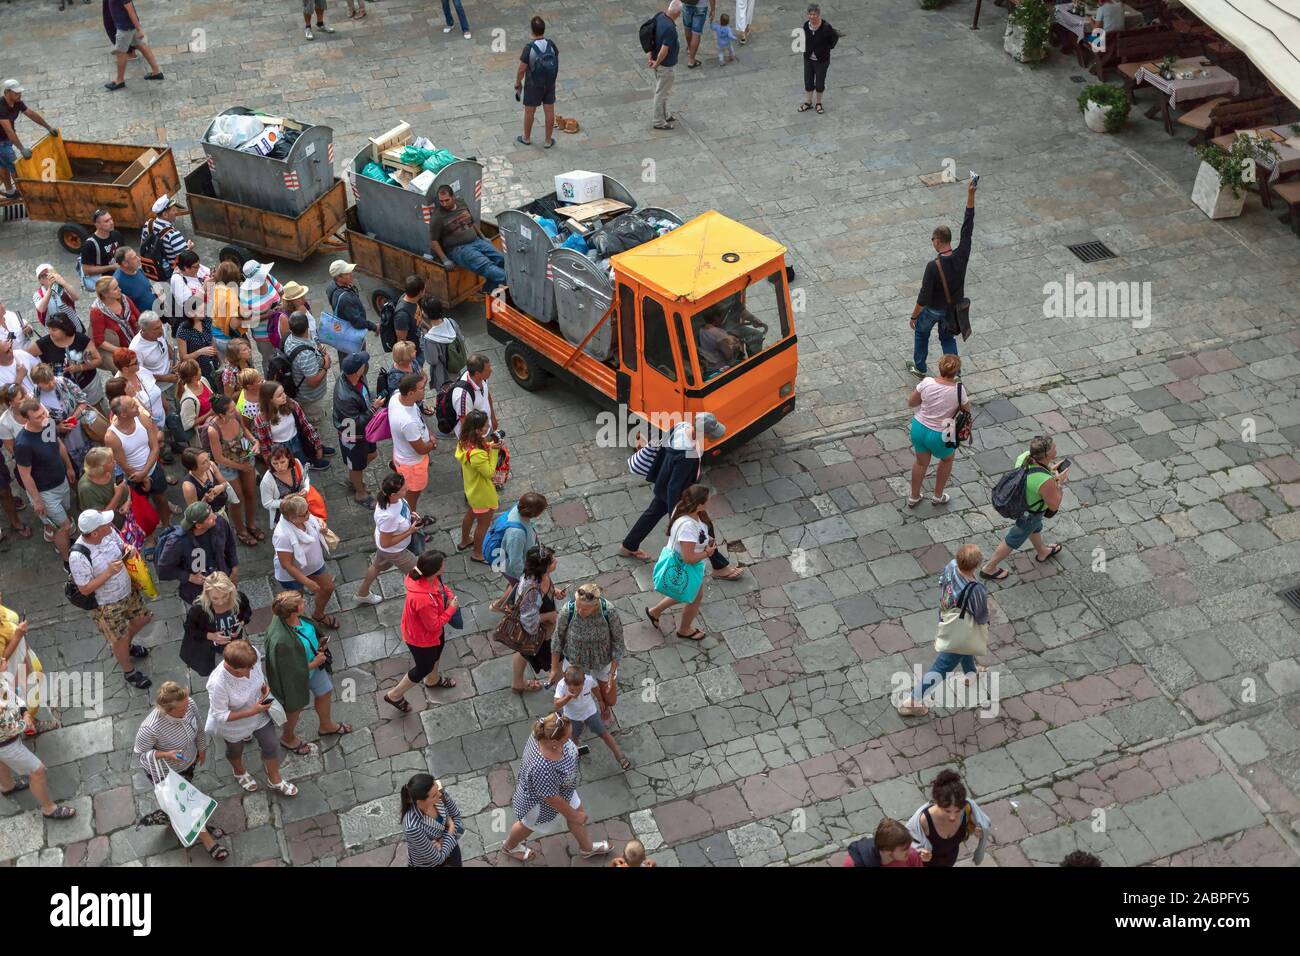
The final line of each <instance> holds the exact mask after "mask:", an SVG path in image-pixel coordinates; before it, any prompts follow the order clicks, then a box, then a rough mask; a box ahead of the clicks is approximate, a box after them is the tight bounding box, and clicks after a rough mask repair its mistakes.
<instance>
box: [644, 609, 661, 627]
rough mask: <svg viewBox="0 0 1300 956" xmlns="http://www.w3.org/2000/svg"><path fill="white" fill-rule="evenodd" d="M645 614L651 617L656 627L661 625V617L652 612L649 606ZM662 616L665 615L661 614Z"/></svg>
mask: <svg viewBox="0 0 1300 956" xmlns="http://www.w3.org/2000/svg"><path fill="white" fill-rule="evenodd" d="M645 616H646V617H648V618H650V623H651V624H653V625H654V626H655V627H656V628H657V627H659V626H660V625H659V618H658V617H655V616H654V615H653V614H651V613H650V609H649V608H646V609H645ZM662 616H663V615H660V617H662Z"/></svg>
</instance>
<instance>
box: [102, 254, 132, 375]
mask: <svg viewBox="0 0 1300 956" xmlns="http://www.w3.org/2000/svg"><path fill="white" fill-rule="evenodd" d="M139 331H140V308H139V306H137V305H136V304H135V303H134V302H133V301H132V300H131V297H130V296H128V295H125V294H124V293H123V292H122V287H121V286H120V285H118V282H117V280H116V279H115V278H113V277H112V276H109V275H105V276H100V277H99V279H98V280H96V282H95V301H94V302H92V303H91V304H90V338H91V340H92V341H93V342H94V343H95V347H96V348H97V349H99V354H100V356H101V358H102V359H103V367H104V368H106V369H107V370H108V371H110V372H115V371H117V366H116V365H114V364H113V353H114V352H115V351H116V350H117V349H124V348H128V347H129V346H130V345H131V340H132V339H133V338H135V336H136V333H137V332H139Z"/></svg>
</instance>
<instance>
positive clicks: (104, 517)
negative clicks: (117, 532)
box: [77, 509, 113, 534]
mask: <svg viewBox="0 0 1300 956" xmlns="http://www.w3.org/2000/svg"><path fill="white" fill-rule="evenodd" d="M112 523H113V512H111V511H95V510H94V509H91V510H90V511H83V512H82V513H81V517H79V518H78V519H77V530H78V531H80V532H81V533H82V534H92V533H94V532H96V531H98V530H99V529H100V528H102V527H104V525H106V524H112Z"/></svg>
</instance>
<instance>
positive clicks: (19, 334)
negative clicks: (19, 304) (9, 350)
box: [3, 309, 32, 352]
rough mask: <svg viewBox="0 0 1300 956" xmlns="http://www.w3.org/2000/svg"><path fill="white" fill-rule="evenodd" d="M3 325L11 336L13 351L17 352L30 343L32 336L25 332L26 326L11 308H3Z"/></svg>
mask: <svg viewBox="0 0 1300 956" xmlns="http://www.w3.org/2000/svg"><path fill="white" fill-rule="evenodd" d="M3 326H4V329H5V332H6V333H8V334H9V335H12V336H13V343H14V351H15V352H19V351H22V350H23V349H25V348H27V346H29V345H31V344H32V338H31V336H29V335H28V334H27V327H26V326H25V325H24V324H23V320H22V319H21V318H20V317H19V315H18V313H17V312H14V311H13V310H11V309H5V314H4V319H3Z"/></svg>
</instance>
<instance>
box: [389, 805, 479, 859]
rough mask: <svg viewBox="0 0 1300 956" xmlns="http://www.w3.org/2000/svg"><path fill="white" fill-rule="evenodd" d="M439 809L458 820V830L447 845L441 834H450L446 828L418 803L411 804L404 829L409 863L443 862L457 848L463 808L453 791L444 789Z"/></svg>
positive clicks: (404, 822)
mask: <svg viewBox="0 0 1300 956" xmlns="http://www.w3.org/2000/svg"><path fill="white" fill-rule="evenodd" d="M439 806H440V809H441V810H442V813H443V815H444V816H448V817H451V819H452V821H454V822H455V824H456V833H455V834H453V835H452V837H451V839H449V840H448V841H447V843H446V846H445V847H444V846H443V844H442V838H443V837H444V836H446V835H447V828H446V827H445V826H443V825H442V824H441V823H439V822H438V821H437V820H434V819H432V818H430V817H426V816H425V815H424V814H423V813H421V812H420V808H419V807H411V809H409V810H407V811H406V816H404V817H402V832H403V834H404V835H405V836H406V859H407V864H406V865H407V866H442V864H443V863H444V862H445V861H446V859H447V857H449V856H451V854H452V852H453V851H454V850H455V849H456V841H457V839H458V834H460V833H463V832H464V831H463V830H462V829H461V822H460V808H459V807H458V806H456V801H455V800H453V799H452V798H451V794H450V793H448V792H447V791H446V790H444V791H442V800H441V801H440V804H439Z"/></svg>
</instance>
